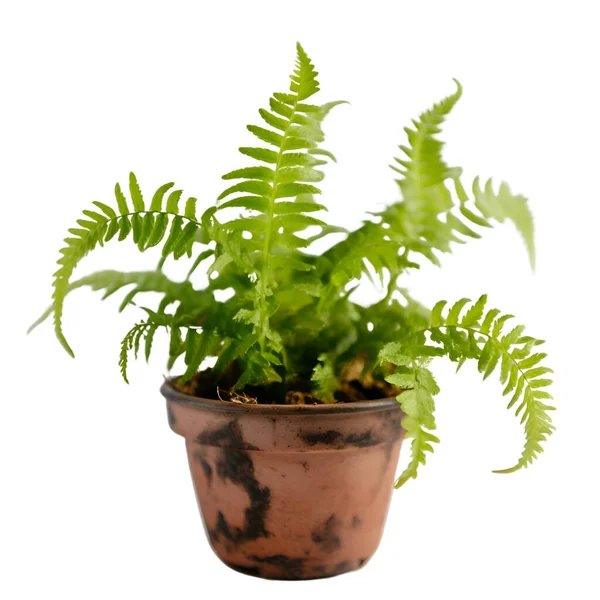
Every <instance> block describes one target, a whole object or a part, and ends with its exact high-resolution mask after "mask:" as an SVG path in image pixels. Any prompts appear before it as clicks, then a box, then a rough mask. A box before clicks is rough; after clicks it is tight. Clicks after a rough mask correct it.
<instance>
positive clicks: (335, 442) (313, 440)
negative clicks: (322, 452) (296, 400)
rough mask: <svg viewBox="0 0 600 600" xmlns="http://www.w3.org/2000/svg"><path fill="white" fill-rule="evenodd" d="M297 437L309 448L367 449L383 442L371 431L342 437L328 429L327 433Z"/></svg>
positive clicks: (303, 434)
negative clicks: (323, 446)
mask: <svg viewBox="0 0 600 600" xmlns="http://www.w3.org/2000/svg"><path fill="white" fill-rule="evenodd" d="M298 437H299V438H300V439H302V440H304V441H305V442H306V443H307V444H308V445H309V446H316V445H317V444H323V445H325V446H333V447H335V448H338V449H341V448H345V447H346V446H355V447H356V448H367V447H368V446H376V445H377V444H380V443H381V442H382V441H383V440H382V439H381V438H380V437H379V436H377V435H375V434H374V433H373V431H372V430H371V429H368V430H367V431H362V432H360V433H349V434H348V435H347V436H346V437H344V436H343V435H342V434H341V433H340V432H339V431H335V430H332V429H330V430H329V431H311V432H301V433H299V434H298Z"/></svg>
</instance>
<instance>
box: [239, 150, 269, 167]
mask: <svg viewBox="0 0 600 600" xmlns="http://www.w3.org/2000/svg"><path fill="white" fill-rule="evenodd" d="M239 150H240V152H241V153H242V154H244V155H246V156H249V157H250V158H254V159H256V160H260V161H262V162H266V163H270V164H273V165H274V164H275V163H276V162H277V152H275V151H273V150H266V149H265V148H247V147H243V148H240V149H239Z"/></svg>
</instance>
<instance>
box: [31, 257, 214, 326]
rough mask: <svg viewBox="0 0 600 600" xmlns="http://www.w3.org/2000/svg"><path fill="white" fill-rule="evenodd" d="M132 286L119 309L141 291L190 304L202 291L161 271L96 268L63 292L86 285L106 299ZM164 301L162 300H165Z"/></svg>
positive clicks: (42, 318)
mask: <svg viewBox="0 0 600 600" xmlns="http://www.w3.org/2000/svg"><path fill="white" fill-rule="evenodd" d="M128 286H132V287H131V289H130V290H129V291H128V292H127V294H126V295H125V297H124V298H123V300H122V302H121V304H120V305H119V312H122V311H123V310H124V309H125V308H126V307H127V306H129V305H130V304H132V303H133V300H134V299H135V297H136V296H137V295H138V294H139V293H142V292H156V293H159V294H163V295H164V299H167V300H170V302H176V301H177V302H183V303H185V304H186V305H193V304H194V303H195V302H198V301H199V300H200V298H201V296H203V295H205V292H198V291H196V290H194V288H193V286H192V284H191V283H190V282H189V281H187V280H186V281H181V282H178V281H173V280H171V279H169V278H168V277H167V276H166V275H165V274H164V273H163V272H162V271H158V270H156V271H131V272H123V271H114V270H109V269H107V270H105V271H96V272H95V273H91V274H90V275H86V276H85V277H81V278H80V279H78V280H77V281H73V282H71V283H70V284H69V287H68V289H67V294H70V293H71V292H72V291H74V290H77V289H79V288H82V287H89V288H90V289H92V290H94V291H96V292H99V291H101V292H104V293H103V294H102V300H106V299H107V298H109V297H110V296H112V295H113V294H115V293H116V292H118V291H119V290H121V289H122V288H125V287H128ZM165 301H166V300H165ZM53 312H54V305H53V304H52V305H50V306H49V307H48V308H47V309H46V311H45V312H44V313H43V314H42V315H41V316H40V317H39V318H38V319H37V320H36V321H35V323H33V324H32V325H31V327H30V328H29V329H28V330H27V333H31V331H33V330H34V329H35V328H36V327H37V326H38V325H41V324H42V323H43V322H44V321H45V320H46V319H47V318H48V317H49V316H50V315H51V314H52V313H53Z"/></svg>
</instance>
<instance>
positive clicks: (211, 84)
mask: <svg viewBox="0 0 600 600" xmlns="http://www.w3.org/2000/svg"><path fill="white" fill-rule="evenodd" d="M594 4H595V3H594V2H591V1H590V2H577V1H569V2H523V1H521V2H514V3H513V2H506V1H504V2H498V3H496V2H471V3H469V2H457V1H453V2H427V1H420V2H399V1H398V2H378V1H375V0H370V1H369V2H361V3H353V2H325V1H321V2H313V1H310V0H304V1H303V2H299V3H292V2H265V1H258V0H254V1H250V2H206V3H204V2H199V1H198V2H176V1H170V2H164V3H155V2H139V3H136V2H126V1H121V2H107V1H104V2H70V3H69V2H61V1H59V0H55V1H53V2H28V1H25V0H20V1H17V0H13V1H12V2H11V1H8V2H4V3H3V4H2V9H1V12H0V56H1V66H0V68H1V80H0V85H1V93H0V106H1V113H0V169H1V179H2V183H1V190H2V191H1V200H2V202H1V210H2V213H1V214H2V216H1V217H0V219H1V223H2V235H1V236H0V245H1V253H0V257H1V258H0V260H1V261H2V283H1V284H0V285H1V295H0V302H1V304H2V307H1V314H2V334H1V335H2V338H1V339H2V344H1V345H0V352H1V353H2V360H1V363H0V364H1V366H2V379H3V394H2V402H1V404H0V410H1V412H2V414H1V420H0V446H1V447H0V464H1V479H0V481H1V484H0V485H1V486H2V491H1V492H0V506H1V510H0V553H1V554H2V556H1V557H0V571H1V575H0V597H2V598H3V599H6V600H20V599H36V600H37V599H41V598H44V599H46V598H48V599H53V598H60V599H61V600H68V599H77V600H81V599H85V600H93V599H96V598H98V599H106V598H110V599H111V600H112V599H114V600H121V599H128V600H130V599H136V598H144V599H150V598H173V599H175V598H190V599H191V598H203V597H207V595H208V594H210V595H211V596H212V595H215V594H217V595H218V597H221V598H229V597H234V596H236V595H237V596H240V597H244V598H259V597H260V598H261V599H262V600H266V599H271V598H280V597H282V595H285V597H286V598H290V599H293V598H304V597H306V594H310V595H311V596H312V597H316V598H320V597H340V598H364V597H366V595H369V596H374V595H375V594H376V593H377V592H381V593H384V592H385V594H386V595H389V596H391V597H401V598H419V599H430V598H431V599H433V598H450V599H453V598H460V599H461V600H467V599H477V600H480V599H484V598H485V599H486V600H487V599H495V598H516V599H521V598H523V599H525V598H527V599H530V598H531V599H538V598H539V599H541V598H577V599H578V600H587V599H595V598H599V597H600V584H599V583H598V578H597V574H596V573H595V571H596V569H597V566H598V559H599V558H600V550H599V542H598V540H599V539H600V527H599V518H598V506H599V505H600V504H599V500H600V498H599V495H598V492H597V486H596V483H597V474H598V466H597V465H598V462H597V459H598V442H597V438H598V425H599V423H600V403H599V400H600V398H599V392H598V384H597V381H596V379H595V378H596V375H597V373H598V350H597V346H594V338H596V339H597V338H598V336H599V334H600V330H599V326H598V322H599V321H598V317H597V304H598V296H597V294H596V292H595V290H596V285H597V280H598V258H600V257H599V256H598V246H597V235H598V234H597V228H598V224H599V217H600V211H599V208H598V207H599V201H600V198H599V196H600V192H599V189H600V188H599V186H598V172H599V158H600V156H599V151H598V141H599V139H600V125H599V119H598V106H599V102H600V72H599V70H598V56H600V38H599V37H598V26H597V23H598V19H597V17H595V16H594V12H593V6H594ZM296 40H300V41H301V42H302V43H303V44H304V46H305V48H306V50H307V51H308V52H309V54H310V55H311V56H312V57H313V59H314V61H315V63H316V65H317V68H318V70H319V71H320V73H321V82H322V90H323V91H322V93H321V99H322V100H323V101H326V100H333V99H338V98H344V99H348V100H350V101H351V102H352V104H351V106H344V107H341V108H338V109H336V111H335V113H334V114H333V115H332V116H331V117H330V119H329V120H328V122H327V124H326V132H327V135H328V141H327V148H329V149H331V150H332V151H334V152H335V153H336V155H337V157H338V160H339V164H338V165H334V166H333V167H331V168H329V169H328V175H327V179H326V181H325V182H324V185H323V188H324V193H325V195H324V201H325V203H326V204H327V205H328V206H329V207H330V213H329V219H330V220H331V221H332V222H337V223H338V224H341V225H347V226H355V225H357V224H358V223H359V222H360V219H361V217H362V215H363V214H364V212H365V211H367V210H373V209H375V208H377V207H380V206H382V205H383V203H386V202H389V201H392V200H394V199H396V198H397V190H396V187H395V184H394V182H393V177H392V172H391V171H389V169H388V167H387V164H388V163H389V161H390V159H391V157H392V156H393V155H394V154H397V152H398V151H397V150H396V145H397V144H398V143H402V142H403V141H404V137H403V131H402V126H403V125H405V124H407V122H408V119H409V118H411V117H413V116H416V115H417V114H418V113H419V112H420V111H421V110H423V109H425V108H427V107H429V106H430V105H431V104H432V103H433V102H434V101H437V100H438V99H440V98H441V97H443V96H444V95H446V94H448V93H450V92H452V90H453V89H454V87H453V84H452V81H451V78H452V77H457V78H458V79H459V80H460V81H461V82H462V83H463V85H464V88H465V94H464V97H463V99H462V100H461V101H460V103H459V104H458V106H457V107H456V109H455V111H454V113H453V114H452V116H451V118H450V120H449V122H448V124H447V126H446V127H445V130H444V139H445V140H447V143H448V144H447V148H446V150H447V152H446V157H447V159H448V162H449V163H450V164H451V165H460V166H463V167H464V168H465V173H466V180H469V179H470V178H472V177H473V176H475V175H477V174H479V175H481V176H482V177H488V176H492V175H493V176H494V177H496V178H497V179H496V181H499V180H500V179H504V180H506V181H508V182H509V183H510V185H511V187H512V189H513V190H514V191H518V192H521V193H523V194H525V195H527V196H528V197H529V198H530V201H531V207H532V209H533V211H534V213H535V217H536V227H537V247H538V257H539V258H538V268H537V272H536V273H535V274H533V275H532V273H531V271H530V270H529V268H528V265H527V260H526V255H525V251H524V248H523V245H522V243H521V241H520V240H519V238H518V236H517V234H516V232H515V231H514V229H513V228H512V227H511V226H510V225H508V226H504V227H498V228H496V229H494V230H493V231H491V232H489V235H487V236H486V238H485V239H484V240H481V241H475V242H471V243H469V244H468V245H466V246H463V247H460V248H457V249H456V251H455V253H454V255H452V256H448V257H446V259H445V261H444V267H443V269H442V270H440V269H436V268H433V267H426V268H424V269H423V270H422V271H421V272H419V273H418V274H416V275H415V276H412V277H411V279H410V280H409V281H407V282H405V283H408V284H409V285H410V286H411V288H412V291H413V293H414V295H415V296H416V297H417V298H419V299H421V300H423V301H426V302H428V303H433V302H434V301H435V300H437V299H438V298H440V297H443V298H449V299H458V298H460V297H462V296H465V295H466V296H471V297H474V298H475V297H477V296H478V295H479V294H480V293H482V292H488V293H489V295H490V300H491V302H492V303H493V304H495V305H498V306H500V307H502V308H503V309H504V310H506V311H509V312H511V313H514V314H516V315H518V317H519V319H520V320H521V321H522V322H524V323H526V324H527V325H528V327H529V331H530V332H531V333H532V334H533V335H536V336H538V337H543V338H545V339H547V342H548V343H547V351H548V352H549V353H550V355H551V364H552V366H554V368H555V370H556V385H555V387H554V393H555V396H556V402H557V406H558V408H559V410H558V411H557V412H556V413H555V423H556V426H557V432H556V434H555V435H554V436H553V437H552V438H551V440H550V443H549V444H548V445H547V450H546V452H545V454H544V455H543V456H542V457H541V459H540V460H539V461H538V462H536V463H535V465H534V466H533V467H532V468H530V469H528V470H526V471H522V472H518V473H516V474H514V475H510V476H500V475H493V474H492V473H491V472H490V471H491V469H492V468H502V467H507V466H509V465H511V464H513V461H515V460H516V458H517V456H518V453H519V451H520V449H521V446H522V441H523V438H522V432H521V429H520V427H519V424H518V422H517V420H516V419H514V418H513V416H512V415H511V414H509V413H508V412H507V411H505V409H504V406H505V401H504V399H503V398H501V396H500V392H501V388H500V386H499V384H497V383H495V382H493V381H488V382H486V383H485V384H482V383H481V382H480V377H479V375H478V374H477V373H476V370H475V368H473V367H470V368H465V369H464V372H463V371H461V373H460V374H459V375H454V373H453V370H452V369H451V368H450V367H449V366H447V365H445V364H444V363H441V364H436V365H434V370H435V372H436V374H437V377H438V380H439V383H440V384H441V386H442V389H443V391H442V393H441V394H440V395H439V397H438V422H439V435H440V437H441V438H442V443H441V445H440V446H439V447H438V448H437V449H436V453H435V455H434V456H433V457H431V459H430V460H429V462H428V465H427V467H426V468H424V469H422V472H421V475H420V477H419V479H418V480H417V481H411V482H409V484H407V485H406V486H405V487H404V488H403V489H402V490H401V491H399V492H396V493H395V494H394V496H393V501H392V507H391V511H390V516H389V519H388V523H387V527H386V532H385V535H384V538H383V541H382V544H381V546H380V549H379V551H378V553H377V554H376V555H375V557H374V558H373V560H372V561H371V563H370V564H369V565H368V566H367V567H366V568H365V569H363V570H361V571H359V572H356V573H351V574H348V575H344V576H342V577H337V578H333V579H329V580H320V581H309V582H295V583H286V582H269V581H263V580H259V579H254V578H249V577H246V576H243V575H239V574H237V573H235V572H233V571H230V570H228V569H227V568H226V567H225V566H223V565H222V564H221V563H220V562H219V561H218V560H217V558H216V557H215V556H214V555H213V554H212V552H211V551H210V549H209V547H208V544H207V542H206V540H205V537H204V532H203V530H202V526H201V522H200V518H199V515H198V512H197V508H196V505H195V499H194V496H193V492H192V486H191V482H190V479H189V474H188V471H187V464H186V460H185V454H184V446H183V440H182V439H181V438H178V437H177V436H175V435H174V434H173V433H172V432H171V431H170V430H169V428H168V427H167V422H166V416H165V409H164V402H163V399H162V398H161V396H160V395H159V393H158V386H159V384H160V383H161V380H162V375H163V373H164V360H163V359H164V357H165V356H166V355H165V354H164V353H162V355H161V353H160V351H159V352H158V353H157V355H156V356H155V357H154V358H153V359H152V360H151V364H150V366H146V365H145V364H142V363H141V362H140V363H138V364H136V365H135V366H134V367H133V368H132V370H131V380H132V384H131V385H130V386H129V387H127V386H126V385H125V384H123V383H122V381H121V380H120V375H119V373H118V368H117V365H116V362H117V354H118V342H119V340H120V338H121V337H122V335H123V334H124V333H125V331H126V330H127V329H128V328H129V326H130V325H131V324H132V323H133V321H134V320H135V319H136V318H138V314H137V313H136V309H135V308H130V309H128V311H126V312H125V313H124V314H122V315H117V313H116V310H115V309H116V307H117V306H118V299H116V298H111V299H110V300H108V301H107V302H105V303H104V304H100V303H99V302H98V297H97V295H96V296H95V295H94V294H93V293H92V292H88V291H80V292H78V293H77V294H74V295H73V297H72V298H69V301H68V303H67V307H66V319H65V327H66V332H67V334H68V337H69V340H70V341H71V343H72V345H73V347H74V349H75V351H76V354H77V360H76V361H73V360H71V359H70V358H69V357H68V356H67V355H66V354H65V353H64V352H63V351H62V349H61V348H60V347H59V345H58V343H57V342H56V341H55V339H54V338H53V335H52V331H51V327H50V326H49V324H46V325H45V326H44V327H43V328H41V329H40V330H38V331H36V332H35V334H34V335H33V336H31V337H25V335H24V332H25V329H26V328H27V326H28V325H29V323H30V322H31V321H32V320H33V319H34V318H35V317H36V316H37V315H38V314H39V312H40V311H41V310H42V309H43V308H45V306H46V305H47V304H48V301H49V294H50V281H51V274H52V273H53V271H54V270H55V266H54V262H55V260H56V258H57V256H58V255H57V250H58V247H59V244H60V241H61V239H62V238H63V237H64V235H65V233H66V229H67V227H70V226H72V225H73V224H74V220H75V219H76V218H78V216H79V214H80V211H81V210H82V209H84V208H89V207H90V204H91V201H92V200H103V201H105V202H106V201H108V202H112V200H111V195H112V188H113V186H114V183H115V182H116V181H118V180H119V181H121V182H126V178H127V174H128V172H129V170H134V171H135V172H136V173H137V175H138V178H139V180H140V182H141V185H142V189H143V190H146V193H147V194H149V193H150V191H151V190H153V189H155V188H156V187H157V186H158V185H159V184H162V183H164V182H166V181H175V182H177V184H178V185H179V186H183V189H184V190H185V191H186V192H187V193H189V194H193V195H195V196H197V197H198V198H199V207H200V208H201V209H203V208H205V207H207V206H209V205H211V203H213V201H214V198H215V197H216V195H217V194H218V193H219V192H220V191H221V190H222V189H223V182H221V181H220V175H221V174H222V173H224V172H226V171H228V170H230V169H232V168H235V167H238V166H239V165H241V164H242V162H241V157H240V158H238V155H237V152H236V148H237V147H238V146H239V145H243V144H246V143H247V142H248V141H249V140H250V136H249V134H248V133H247V132H246V131H245V125H246V124H247V123H250V122H257V118H258V116H257V113H256V109H257V108H259V107H261V106H265V105H266V103H267V100H268V97H269V95H270V94H271V92H273V91H275V90H284V89H285V87H286V86H287V83H288V80H287V75H288V73H289V72H290V70H291V68H292V64H293V60H294V43H295V42H296ZM154 264H155V256H147V255H144V256H140V255H138V254H137V253H136V251H135V250H134V249H133V246H132V245H127V244H123V245H119V244H113V245H111V246H109V247H108V248H106V249H104V250H100V251H97V252H95V253H94V254H93V255H91V256H90V257H89V258H88V259H86V261H84V263H83V265H82V267H81V269H80V270H79V272H78V274H83V273H85V272H89V271H91V270H94V269H98V268H108V267H119V268H128V269H141V268H145V267H148V268H150V267H153V266H154ZM369 294H370V296H369ZM364 297H365V298H369V297H374V292H372V291H367V292H365V296H364ZM596 343H597V342H596ZM407 455H408V452H407V448H405V449H404V452H403V460H404V461H405V460H406V458H407Z"/></svg>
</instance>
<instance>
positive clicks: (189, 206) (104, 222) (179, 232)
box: [52, 173, 202, 356]
mask: <svg viewBox="0 0 600 600" xmlns="http://www.w3.org/2000/svg"><path fill="white" fill-rule="evenodd" d="M172 187H173V184H172V183H167V184H165V185H163V186H161V187H160V188H158V190H157V191H156V193H155V194H154V196H153V198H152V201H151V203H150V205H149V206H148V207H146V204H145V202H144V199H143V197H142V193H141V191H140V188H139V185H138V182H137V179H136V177H135V175H134V174H133V173H131V174H130V176H129V191H130V196H131V205H130V204H129V203H128V201H127V199H126V197H125V194H124V193H123V191H122V190H121V187H120V185H119V184H117V185H116V186H115V196H116V204H117V207H116V210H115V209H114V208H112V207H111V206H109V205H107V204H104V203H102V202H94V203H93V204H94V205H95V206H96V207H97V208H98V209H99V210H100V211H101V212H97V211H94V210H84V211H83V214H84V215H85V216H86V217H87V218H86V219H79V220H78V221H77V224H78V226H79V227H76V228H72V229H69V233H70V234H71V235H70V237H67V238H66V239H65V244H66V245H65V246H64V247H63V248H62V249H61V250H60V254H61V257H60V258H59V259H58V261H57V262H58V265H59V267H60V268H59V269H58V271H56V273H55V274H54V282H53V287H54V293H53V295H52V298H53V311H54V330H55V333H56V336H57V338H58V339H59V341H60V342H61V344H62V345H63V347H64V348H65V350H66V351H67V352H68V353H69V354H70V355H71V356H73V351H72V350H71V348H70V346H69V344H68V343H67V340H66V339H65V336H64V334H63V330H62V313H63V303H64V299H65V296H66V295H67V294H68V292H69V285H70V280H71V275H72V274H73V271H74V270H75V267H76V266H77V265H78V263H79V262H80V261H81V259H83V258H84V257H85V256H86V255H87V254H88V253H89V252H91V251H92V250H93V249H94V248H96V247H97V246H98V245H100V246H102V245H103V244H104V243H105V242H108V241H110V240H112V239H113V238H116V239H118V240H119V241H122V240H124V239H126V238H130V237H131V238H132V239H133V242H134V243H135V244H137V246H138V248H139V249H140V251H142V252H143V251H144V250H146V249H148V248H151V247H153V246H157V245H159V244H161V243H163V248H162V255H163V257H165V258H166V257H168V256H173V257H174V258H175V259H178V258H180V257H181V256H183V255H184V254H186V253H187V254H190V253H191V247H192V245H193V243H194V241H195V239H196V236H197V235H198V232H199V230H200V229H201V227H202V226H201V224H200V222H198V221H197V220H196V208H195V207H196V199H195V198H188V200H187V201H186V203H185V208H184V209H183V210H181V211H180V209H179V201H180V199H181V195H182V192H181V190H174V191H171V192H170V194H169V196H168V198H167V200H166V205H165V204H164V196H165V194H166V192H167V191H168V190H170V189H171V188H172ZM165 238H166V239H165Z"/></svg>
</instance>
